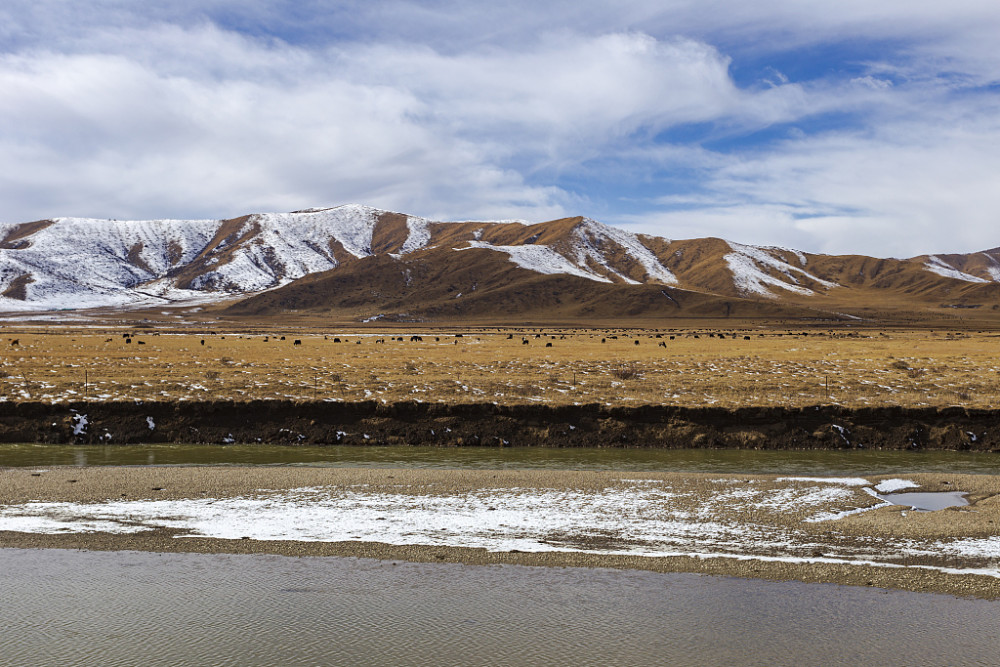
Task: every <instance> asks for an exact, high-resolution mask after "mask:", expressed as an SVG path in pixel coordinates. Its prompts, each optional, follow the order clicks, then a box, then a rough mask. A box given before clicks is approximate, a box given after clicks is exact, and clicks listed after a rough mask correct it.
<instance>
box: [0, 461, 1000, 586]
mask: <svg viewBox="0 0 1000 667" xmlns="http://www.w3.org/2000/svg"><path fill="white" fill-rule="evenodd" d="M820 479H821V480H822V481H821V482H815V483H812V482H810V484H811V485H810V486H808V487H800V486H798V485H797V484H796V485H794V486H788V487H777V488H766V489H765V488H761V489H759V490H757V489H751V488H749V487H750V486H753V485H749V484H747V485H746V486H745V487H744V488H741V487H740V484H741V483H740V482H734V481H733V480H714V481H713V483H715V484H717V485H718V486H719V491H720V492H722V493H719V494H713V493H708V494H705V495H702V494H700V493H699V494H697V495H695V496H692V495H691V491H690V489H685V488H683V487H677V488H675V487H673V486H671V485H668V484H659V483H657V482H656V481H655V480H653V481H649V480H640V481H636V482H632V481H625V480H623V481H622V482H620V483H617V484H615V485H614V486H609V487H607V488H604V489H598V490H592V491H581V490H575V489H531V488H503V489H480V490H473V491H469V492H464V493H456V494H441V493H421V492H419V491H418V490H415V489H414V488H413V487H410V486H405V485H400V486H399V487H398V488H396V489H394V490H388V491H387V490H378V491H368V490H367V487H366V485H362V486H353V487H309V488H300V489H293V490H288V491H275V492H268V491H265V490H260V491H258V492H255V493H253V494H250V495H247V496H241V497H235V498H226V499H214V498H196V499H185V500H146V501H119V500H115V501H108V502H102V503H93V504H81V503H53V502H29V503H24V504H20V505H7V506H4V507H0V530H15V531H21V532H38V533H67V532H110V533H122V534H131V533H137V532H142V531H148V530H154V529H156V528H159V527H166V528H172V529H177V530H179V531H182V534H183V535H185V536H193V537H211V538H220V539H230V540H236V539H241V538H250V539H259V540H302V541H323V542H337V541H377V542H383V543H387V544H395V545H431V546H460V547H474V548H483V549H486V550H489V551H510V550H515V549H516V550H519V551H526V552H553V551H558V552H586V553H598V554H629V555H636V556H648V557H664V556H679V555H685V556H694V557H700V558H717V557H722V558H738V559H748V560H750V559H760V560H788V561H789V562H841V563H848V564H850V563H853V564H861V563H864V564H873V565H880V566H886V567H900V564H899V562H898V561H897V559H898V558H899V557H901V555H905V554H921V555H925V554H926V555H929V556H930V557H934V554H935V550H937V553H946V554H955V555H959V556H961V555H967V556H968V557H970V558H994V557H995V556H996V554H997V553H998V549H1000V538H990V539H987V540H953V541H948V542H944V543H940V542H938V541H931V540H926V541H920V540H914V539H901V538H895V537H893V536H891V535H890V536H882V537H877V538H872V540H871V541H870V542H866V543H865V545H862V546H861V547H860V548H858V547H850V546H846V545H844V544H843V543H842V540H841V539H840V538H839V537H837V536H836V535H834V536H833V537H831V538H830V539H829V540H826V541H825V542H824V541H823V540H824V538H823V537H820V536H819V535H817V534H805V533H803V532H802V531H801V530H799V529H797V528H794V527H786V526H783V525H778V524H777V523H775V522H773V521H768V519H767V517H769V516H770V517H773V516H775V515H778V514H782V513H787V512H791V511H801V509H802V508H803V506H805V507H812V506H817V505H819V506H824V507H826V508H829V509H835V508H837V506H838V505H839V506H840V507H841V508H843V507H844V505H845V504H848V503H852V504H857V501H858V500H859V499H858V498H857V497H856V496H853V495H852V494H851V489H850V488H849V487H850V486H851V485H849V484H844V483H841V482H840V481H839V480H836V479H832V480H827V479H824V478H820ZM789 481H790V482H795V483H798V482H801V481H802V480H789ZM693 498H696V499H697V501H696V502H695V503H694V504H692V502H691V500H692V499H693ZM831 505H833V507H831ZM861 509H867V508H861ZM733 510H736V511H740V510H748V513H747V514H746V515H745V516H744V518H742V519H737V518H735V516H736V515H733V514H731V513H727V512H732V511H733ZM853 511H860V510H853V509H852V510H847V512H841V514H842V515H846V514H847V513H849V512H853ZM817 540H819V542H817ZM818 548H820V549H821V550H822V551H823V553H824V554H825V555H824V556H823V557H816V556H815V551H816V550H817V549H818ZM873 554H879V555H878V556H874V555H873ZM950 566H951V564H950V563H948V562H946V561H945V560H942V562H941V564H940V565H939V566H936V565H929V566H926V567H931V568H932V569H938V570H942V571H943V570H945V568H950ZM977 566H978V567H979V568H980V569H979V570H976V572H978V573H981V574H989V575H991V576H1000V570H998V569H997V568H996V567H993V566H990V567H985V568H984V567H982V566H981V564H977ZM948 571H960V570H956V569H953V568H952V569H949V570H948ZM964 571H968V572H972V571H973V570H964Z"/></svg>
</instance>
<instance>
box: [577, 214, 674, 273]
mask: <svg viewBox="0 0 1000 667" xmlns="http://www.w3.org/2000/svg"><path fill="white" fill-rule="evenodd" d="M573 236H574V238H575V241H576V243H575V244H574V245H575V247H574V249H573V250H574V257H573V259H575V260H576V264H577V266H581V267H586V266H588V265H593V264H596V265H599V266H601V267H603V268H604V269H605V270H606V271H607V272H608V273H611V274H613V275H616V276H618V277H619V278H621V279H622V280H623V281H624V282H627V283H631V284H633V285H637V284H639V282H640V281H638V280H635V279H632V278H629V277H628V276H625V275H622V274H621V273H620V272H618V271H616V270H615V269H614V268H612V267H611V266H610V265H609V262H608V247H607V246H608V243H609V242H610V243H612V244H617V245H618V246H619V247H620V248H621V249H622V251H624V254H625V257H626V258H627V259H628V260H630V261H633V262H637V263H638V264H639V265H640V266H642V268H643V270H644V271H645V273H646V276H647V280H649V281H652V282H662V283H665V284H667V285H676V284H677V276H675V275H674V274H673V273H672V272H671V271H670V270H669V269H668V268H667V267H665V266H663V264H661V263H660V260H658V259H657V258H656V255H654V254H653V253H652V252H650V251H649V249H648V248H647V247H646V246H644V245H643V244H642V242H641V241H639V239H638V238H637V237H636V236H635V234H632V233H630V232H627V231H625V230H624V229H618V228H617V227H609V226H608V225H604V224H601V223H600V222H597V221H596V220H591V219H590V218H584V219H583V221H582V222H581V223H580V224H579V225H577V226H576V229H574V230H573ZM591 263H592V264H591Z"/></svg>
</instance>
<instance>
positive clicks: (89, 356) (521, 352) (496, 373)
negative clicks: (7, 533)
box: [0, 325, 1000, 408]
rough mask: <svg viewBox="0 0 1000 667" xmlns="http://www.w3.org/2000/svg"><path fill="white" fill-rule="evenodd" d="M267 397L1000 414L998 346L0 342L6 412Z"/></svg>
mask: <svg viewBox="0 0 1000 667" xmlns="http://www.w3.org/2000/svg"><path fill="white" fill-rule="evenodd" d="M125 333H131V334H132V336H131V338H125V337H123V334H125ZM413 336H419V337H420V340H411V338H412V337H413ZM282 337H284V338H282ZM14 340H16V341H17V344H16V345H15V344H13V341H14ZM296 340H298V341H301V343H300V344H296V343H295V341H296ZM129 341H131V342H129ZM338 341H339V342H338ZM269 398H275V399H277V398H281V399H293V400H316V399H319V400H350V401H355V400H366V399H367V400H377V401H385V402H394V401H423V402H447V403H470V402H496V403H500V404H524V403H542V404H550V405H562V404H585V403H604V404H608V405H616V404H622V405H641V404H653V405H679V406H705V405H710V406H717V407H739V406H789V407H794V406H807V405H817V404H840V405H844V406H847V407H855V408H857V407H873V406H905V407H921V406H950V405H959V406H965V407H975V408H990V407H995V406H996V405H997V404H998V403H1000V334H998V333H995V332H991V331H983V332H976V331H958V330H949V331H945V330H908V331H904V330H884V329H881V330H879V329H872V330H865V329H854V328H842V329H832V330H828V329H822V330H819V329H765V328H758V327H751V326H747V327H745V328H734V329H725V330H722V329H711V328H700V327H691V328H675V329H644V330H640V329H628V330H626V329H621V330H610V329H607V330H598V329H544V330H542V329H514V328H509V329H496V328H463V329H451V328H441V329H437V330H434V329H428V328H427V327H424V326H419V325H413V326H411V327H407V328H380V329H363V328H355V329H346V328H344V329H332V328H331V329H324V328H320V327H312V328H309V329H299V330H298V331H296V332H292V331H288V330H286V331H283V332H282V331H279V330H277V329H272V330H268V331H264V330H256V331H255V332H253V333H251V332H250V330H249V329H243V330H227V331H215V332H208V331H205V332H204V333H200V332H191V331H184V330H181V329H176V328H175V329H171V328H167V327H161V328H139V329H136V328H132V327H129V328H120V327H112V326H108V327H103V326H102V327H94V328H88V329H84V328H76V329H72V328H65V327H48V328H44V327H43V328H39V327H35V328H27V327H17V328H15V327H10V326H8V327H5V328H4V330H3V332H2V333H0V400H6V401H20V400H37V401H45V402H64V401H78V400H84V399H85V400H90V401H112V400H116V401H117V400H125V401H131V400H141V401H179V400H192V401H194V400H208V399H232V400H237V401H242V400H254V399H269Z"/></svg>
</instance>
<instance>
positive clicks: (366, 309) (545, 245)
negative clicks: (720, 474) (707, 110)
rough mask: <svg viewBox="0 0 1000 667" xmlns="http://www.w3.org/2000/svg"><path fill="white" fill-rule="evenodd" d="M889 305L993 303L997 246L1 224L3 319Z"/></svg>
mask: <svg viewBox="0 0 1000 667" xmlns="http://www.w3.org/2000/svg"><path fill="white" fill-rule="evenodd" d="M901 298H902V299H903V300H904V301H905V300H906V299H912V300H914V301H915V303H916V302H919V303H920V304H923V305H922V306H920V307H934V308H939V307H945V306H948V307H955V306H960V307H980V308H981V307H983V306H985V305H988V306H991V307H992V306H993V305H996V304H997V303H998V302H1000V248H998V249H994V250H989V251H985V252H981V253H972V254H968V255H929V256H922V257H915V258H911V259H907V260H895V259H877V258H871V257H864V256H860V255H855V256H832V255H814V254H807V253H802V252H798V251H795V250H789V249H783V248H772V247H760V246H750V245H742V244H738V243H732V242H727V241H724V240H721V239H713V238H707V239H694V240H683V241H672V240H668V239H664V238H660V237H654V236H645V235H636V234H632V233H630V232H628V231H625V230H623V229H619V228H615V227H610V226H607V225H604V224H601V223H599V222H597V221H595V220H591V219H588V218H566V219H562V220H554V221H550V222H544V223H538V224H524V223H519V222H436V221H431V220H426V219H423V218H418V217H414V216H409V215H404V214H399V213H391V212H387V211H382V210H378V209H374V208H369V207H366V206H358V205H347V206H339V207H335V208H326V209H309V210H304V211H296V212H293V213H264V214H253V215H246V216H243V217H239V218H234V219H229V220H148V221H115V220H94V219H82V218H56V219H52V220H43V221H38V222H30V223H21V224H0V310H3V311H8V312H9V311H24V310H60V309H67V308H72V309H79V308H98V307H119V308H121V307H124V308H139V307H149V306H156V305H163V304H170V303H176V304H190V303H214V302H219V301H225V300H230V301H232V300H237V299H242V300H243V301H242V303H239V304H236V305H233V306H232V308H231V310H232V312H234V313H245V314H252V313H258V314H261V313H272V312H276V311H281V310H287V309H292V308H294V309H298V310H303V309H304V310H313V311H333V310H339V311H343V312H345V313H350V314H352V316H353V315H354V314H357V315H359V316H360V315H364V314H366V313H367V314H368V315H369V316H372V317H376V316H385V315H392V314H393V313H395V314H396V315H400V314H403V313H408V314H412V313H420V314H422V315H424V316H433V315H435V314H438V315H441V316H452V317H460V316H462V315H476V316H479V317H487V316H489V314H490V312H491V310H496V311H498V312H500V311H502V312H506V313H508V314H514V313H517V312H524V311H528V310H532V309H538V308H553V307H556V306H558V307H559V309H560V310H561V311H563V312H565V313H566V314H567V315H569V316H573V317H587V316H588V313H593V314H594V315H595V316H597V315H606V314H608V313H612V314H613V313H616V312H629V313H632V312H636V313H641V312H645V311H644V309H647V310H648V309H652V310H651V311H650V312H651V313H661V312H662V313H663V314H667V312H668V311H670V310H671V309H674V310H677V309H680V310H681V311H684V310H685V309H687V310H690V311H691V313H692V314H698V313H700V314H708V313H718V312H721V311H723V310H724V313H725V314H726V315H728V314H731V313H733V312H734V309H735V311H740V310H741V309H743V310H744V311H747V309H748V308H749V306H748V305H747V304H751V303H752V304H757V306H755V308H756V309H757V310H761V308H764V309H765V310H766V309H768V308H769V309H770V310H771V312H775V313H776V312H778V311H780V309H781V307H786V306H787V307H789V308H791V307H794V308H810V309H821V310H830V311H831V312H833V311H843V312H851V311H852V309H853V310H857V309H862V310H863V309H864V308H874V307H885V304H886V303H897V304H898V303H899V301H900V299H901ZM546 304H548V305H546ZM644 304H645V305H644ZM741 304H742V305H741ZM761 304H764V305H761ZM768 304H770V305H768ZM880 304H881V305H880ZM609 308H610V309H611V310H610V311H609V310H608V309H609ZM751 310H752V309H751ZM747 312H749V311H747ZM789 312H790V311H789Z"/></svg>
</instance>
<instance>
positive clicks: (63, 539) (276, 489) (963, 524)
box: [0, 467, 1000, 599]
mask: <svg viewBox="0 0 1000 667" xmlns="http://www.w3.org/2000/svg"><path fill="white" fill-rule="evenodd" d="M717 477H718V476H717V475H707V474H706V475H687V474H683V475H682V474H672V473H642V474H622V473H614V472H558V471H557V472H553V471H471V470H463V471H431V470H396V469H394V470H370V469H368V470H361V469H309V468H305V469H303V468H286V467H279V468H239V467H237V468H233V467H225V468H211V467H171V468H83V469H80V468H53V469H50V470H42V471H34V472H33V471H31V470H21V469H7V470H0V505H5V506H7V507H8V508H10V507H14V506H17V505H20V504H22V503H31V502H42V503H45V502H50V503H53V502H54V503H59V502H76V503H96V505H95V506H98V505H100V504H101V503H107V502H116V501H119V500H124V499H127V500H129V501H161V502H163V501H177V500H184V499H205V498H212V499H221V500H216V501H213V502H222V501H225V499H234V498H245V497H266V498H271V499H273V500H276V499H277V498H279V497H280V496H281V495H282V493H284V492H285V491H287V490H289V489H301V488H302V487H322V488H325V489H331V492H332V493H334V494H339V493H362V494H366V495H367V494H371V495H372V496H380V495H384V494H389V495H392V496H393V497H395V498H397V499H401V501H402V502H404V504H405V503H410V502H413V501H419V502H426V501H428V500H433V499H434V498H436V497H448V496H453V495H461V496H463V497H469V498H474V497H476V496H477V495H482V494H484V493H498V492H499V493H507V494H509V493H529V494H530V493H532V492H533V491H532V490H537V489H557V490H559V489H565V490H573V491H575V492H580V493H585V494H589V495H590V496H592V497H596V496H599V495H600V494H601V493H602V492H604V491H606V490H607V489H608V488H609V487H615V486H622V485H624V486H625V487H628V488H636V487H635V486H634V485H635V484H636V483H638V484H640V485H641V486H649V485H657V486H658V487H660V486H662V488H663V489H673V491H675V492H680V491H684V492H685V493H690V502H691V503H693V504H692V506H691V508H694V507H698V506H701V507H705V505H704V503H706V502H711V499H712V497H713V496H714V495H716V494H717V492H718V490H719V487H718V485H719V483H720V480H719V479H717ZM940 477H941V476H940V475H927V474H923V475H915V476H911V477H910V478H912V479H913V480H915V481H916V483H918V484H920V485H921V486H922V487H924V488H929V489H932V490H936V489H938V488H939V487H938V485H940V484H942V481H941V479H940ZM879 479H880V478H879V477H878V476H875V477H871V478H870V481H871V483H873V484H874V483H876V482H877V481H878V480H879ZM948 480H949V481H948V482H947V484H948V488H951V489H960V490H962V491H965V492H967V493H968V497H969V500H970V505H969V506H968V507H966V508H957V509H953V510H945V511H940V512H932V513H924V514H914V513H907V512H900V511H898V510H899V509H900V508H891V507H883V508H879V509H874V510H871V511H869V512H867V513H864V514H861V515H854V516H847V517H845V518H843V519H839V520H835V521H831V522H825V523H809V522H803V518H805V517H807V516H808V515H809V514H810V512H812V511H813V510H808V509H802V510H792V511H790V512H779V513H777V514H774V515H773V516H771V518H766V517H765V516H764V515H763V514H762V511H763V510H761V509H760V508H756V509H755V508H753V507H752V506H746V507H743V506H741V505H739V504H738V503H737V504H736V505H734V506H733V507H732V508H730V509H725V510H719V511H720V512H721V513H719V514H718V515H716V516H715V518H714V519H713V520H716V521H723V522H735V523H736V524H739V525H746V526H753V525H760V524H761V522H762V521H763V522H765V523H767V522H775V523H774V525H775V526H785V527H787V528H789V529H790V530H792V531H793V533H790V534H794V535H797V537H795V538H794V540H795V541H796V542H801V544H802V545H803V546H802V549H805V553H806V554H808V555H807V556H806V557H805V558H803V559H798V562H790V561H789V560H782V559H780V558H779V559H773V558H771V559H769V558H768V557H767V556H768V552H767V551H766V550H765V551H763V552H758V551H756V550H755V549H756V547H755V548H753V549H751V550H750V551H746V552H744V551H743V550H737V551H736V552H733V553H730V554H728V555H727V554H726V553H722V552H720V553H718V554H716V555H714V556H713V555H711V554H710V553H705V554H703V555H701V556H698V555H682V554H677V555H671V556H643V555H629V554H624V555H623V554H606V553H605V554H602V553H599V551H601V550H602V549H607V548H612V547H613V546H614V545H612V544H610V543H609V544H603V543H587V544H584V545H583V546H582V547H580V548H574V549H572V550H569V551H563V552H558V551H546V550H542V551H532V550H515V549H506V550H493V549H485V548H480V547H475V546H457V545H454V544H452V545H441V544H438V545H428V544H421V543H413V544H395V543H389V542H388V541H379V540H378V539H363V540H358V541H343V540H341V541H315V540H291V539H267V538H254V539H250V538H242V539H240V538H236V539H219V538H216V537H210V536H204V537H191V536H182V535H183V534H184V532H185V531H183V530H179V529H177V528H170V527H163V528H156V529H153V530H146V531H144V532H135V533H130V534H116V533H113V532H100V531H97V532H58V531H57V532H55V533H49V534H45V533H44V532H42V533H39V532H17V531H2V530H0V548H4V547H7V548H60V549H85V550H97V551H118V550H138V551H153V552H198V553H237V554H242V553H267V554H278V555H285V556H340V557H361V558H376V559H383V560H394V559H398V560H408V561H418V562H455V563H466V564H473V565H488V564H500V563H504V564H519V565H539V566H552V567H608V568H620V569H641V570H651V571H658V572H695V573H703V574H712V575H721V576H738V577H750V578H763V579H775V580H790V579H795V580H800V581H806V582H829V583H839V584H848V585H859V586H874V587H880V588H894V589H903V590H911V591H924V592H938V593H947V594H952V595H959V596H971V597H980V598H988V599H1000V579H997V578H996V577H995V576H985V575H982V574H975V573H972V572H966V573H949V572H947V571H943V570H942V569H941V567H939V566H941V565H945V566H948V567H956V568H962V567H986V568H987V569H993V570H995V561H990V560H989V559H988V560H986V561H984V560H982V558H976V557H970V558H964V559H962V558H959V559H955V558H951V559H945V560H940V559H939V558H937V557H933V558H930V559H929V560H928V559H927V558H915V557H909V558H903V559H902V560H897V559H890V561H888V562H889V565H888V566H886V565H881V566H877V565H874V564H866V563H865V562H863V561H865V560H866V559H868V558H869V557H870V556H869V555H866V554H869V553H870V552H871V549H872V548H873V544H881V543H882V541H883V540H885V539H891V538H894V537H902V538H905V539H908V540H931V541H932V542H933V541H934V540H945V541H948V540H951V539H956V538H970V537H971V538H980V539H981V538H988V537H989V536H991V535H995V525H996V523H995V522H996V521H997V520H998V518H1000V517H998V509H1000V505H998V504H997V502H996V501H997V499H998V498H1000V495H998V494H1000V481H998V480H1000V478H998V477H996V476H981V475H980V476H958V475H956V476H949V478H948ZM813 484H814V482H810V481H799V482H794V481H793V482H789V481H783V479H782V478H780V477H778V476H773V475H772V476H746V477H744V476H739V477H738V478H734V479H733V480H732V485H733V486H731V487H729V488H731V489H737V488H740V489H742V488H747V485H749V486H750V487H755V488H760V489H769V488H770V489H779V490H780V489H784V488H786V487H788V486H789V485H792V487H798V488H801V489H808V488H809V487H811V486H812V485H813ZM859 493H860V492H859ZM859 498H860V499H861V500H860V502H868V500H870V498H869V497H868V496H867V495H866V494H863V493H861V494H860V496H859ZM864 499H868V500H864ZM165 511H170V510H165ZM581 511H584V510H581ZM337 516H339V515H337ZM581 516H582V515H581ZM132 520H135V521H138V520H139V519H138V517H137V515H133V519H132ZM288 520H289V521H291V520H292V519H288ZM338 520H340V519H338ZM255 521H257V518H255V519H253V520H251V523H252V522H255ZM380 525H381V524H380ZM250 526H251V524H246V525H245V526H244V527H243V528H241V530H243V529H245V530H248V531H250V530H252V529H251V527H250ZM748 548H749V547H748ZM875 548H876V550H879V549H881V548H882V547H875ZM814 550H815V553H814ZM837 550H843V552H842V556H844V557H845V558H846V560H842V561H840V562H837V561H836V560H831V559H829V558H824V557H822V556H821V555H820V551H823V552H825V553H826V554H827V555H828V556H829V554H830V553H833V552H835V551H837ZM595 551H596V553H595ZM775 553H776V555H777V554H778V553H779V552H775ZM851 553H855V554H856V556H850V554H851ZM813 556H815V558H813ZM855 558H859V559H861V560H860V561H859V562H847V561H849V560H853V559H855ZM793 560H795V559H793ZM824 561H825V562H824ZM990 562H992V563H993V564H992V565H990V564H989V563H990ZM892 563H895V564H892ZM928 566H931V567H928Z"/></svg>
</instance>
